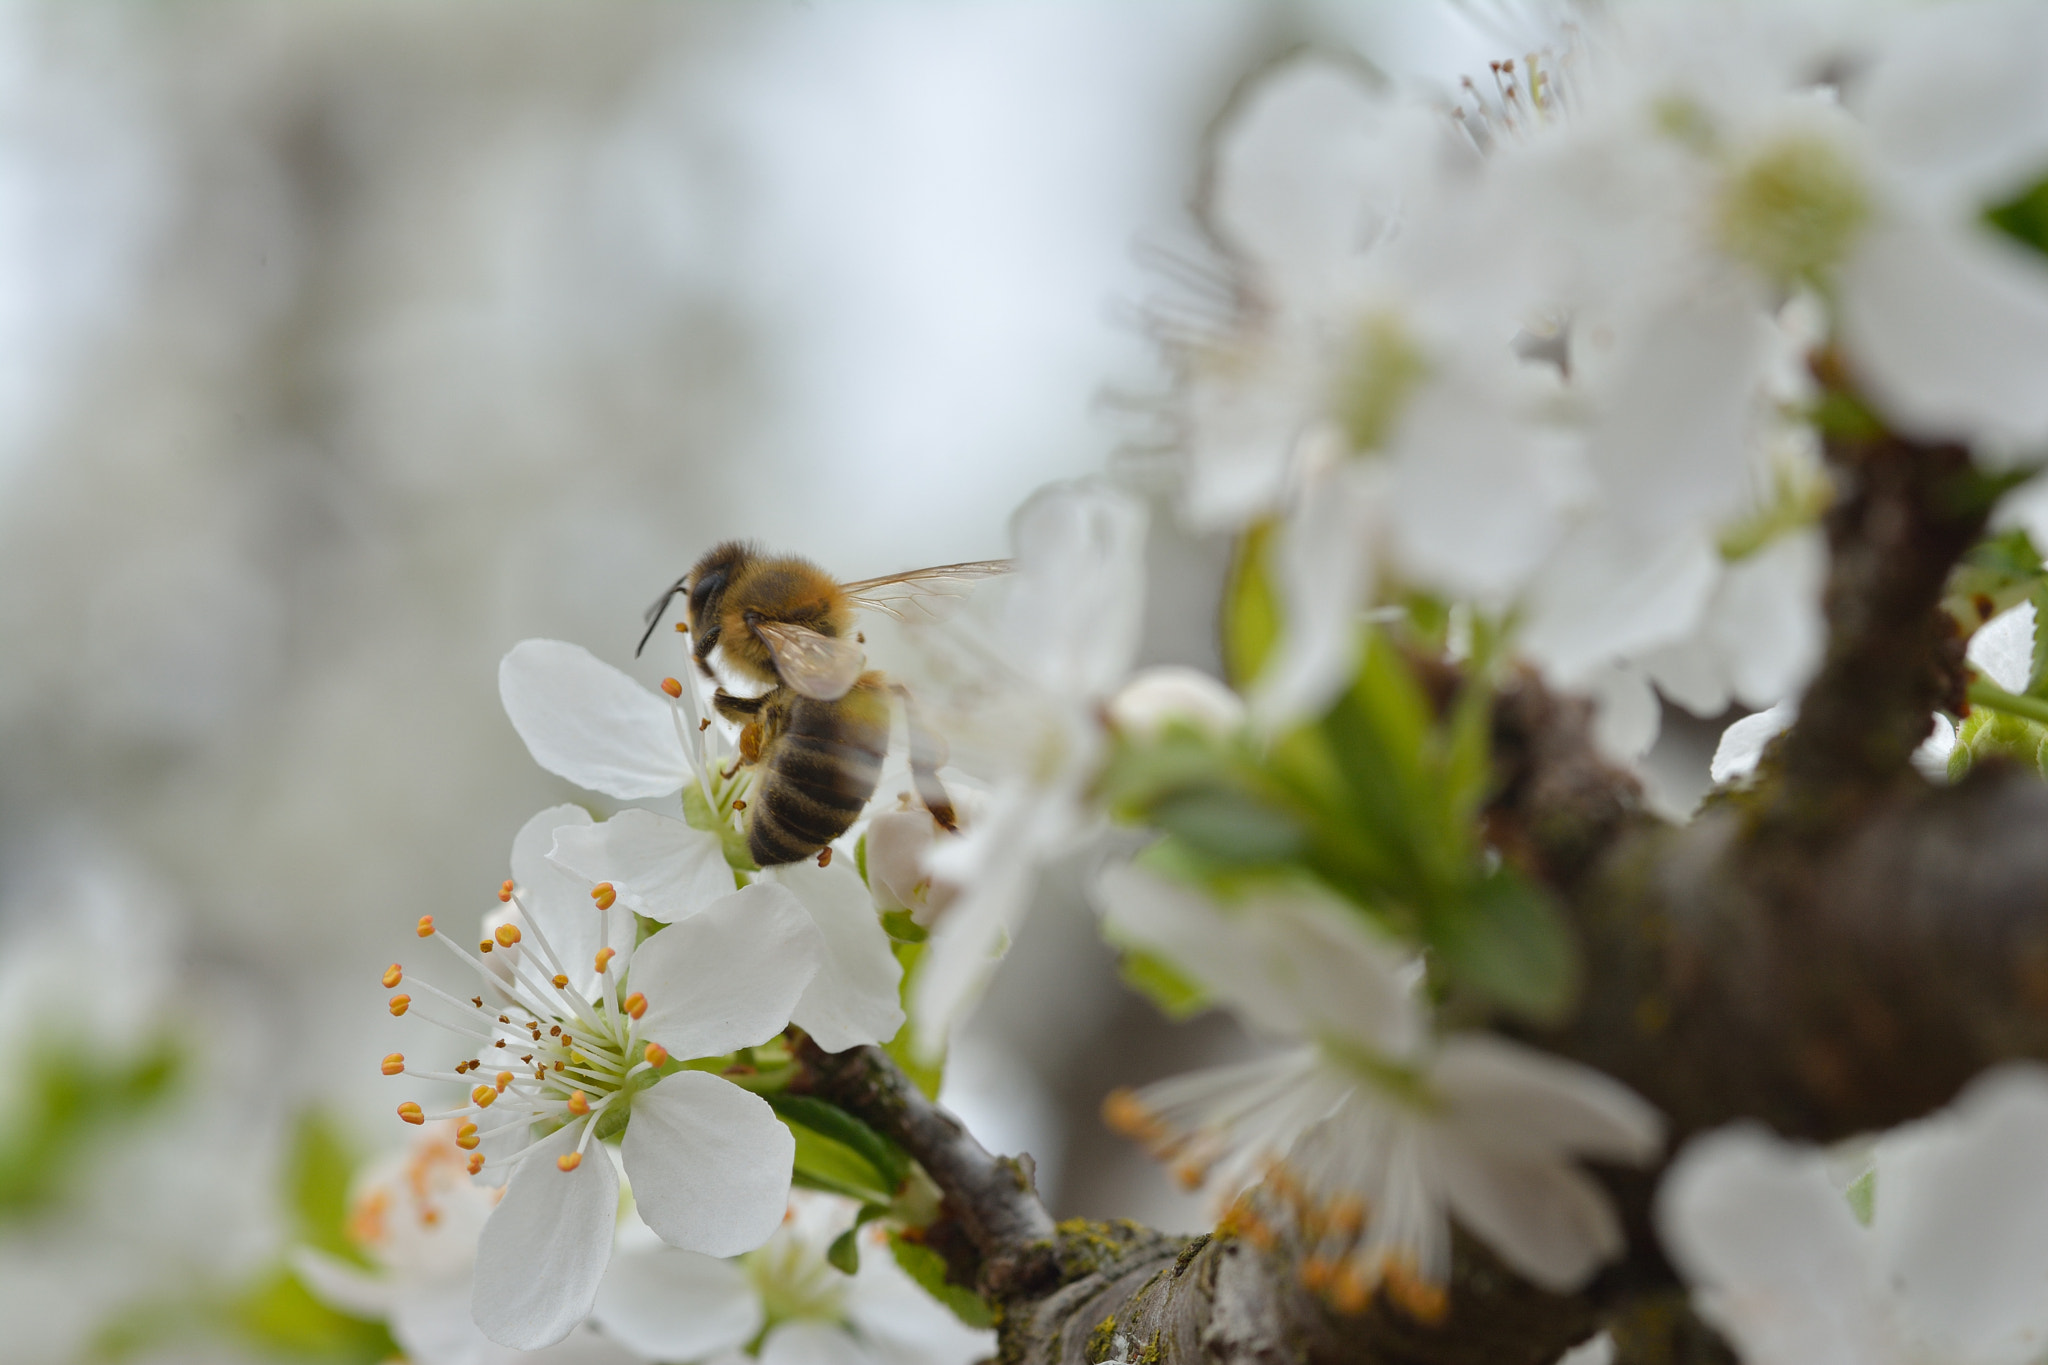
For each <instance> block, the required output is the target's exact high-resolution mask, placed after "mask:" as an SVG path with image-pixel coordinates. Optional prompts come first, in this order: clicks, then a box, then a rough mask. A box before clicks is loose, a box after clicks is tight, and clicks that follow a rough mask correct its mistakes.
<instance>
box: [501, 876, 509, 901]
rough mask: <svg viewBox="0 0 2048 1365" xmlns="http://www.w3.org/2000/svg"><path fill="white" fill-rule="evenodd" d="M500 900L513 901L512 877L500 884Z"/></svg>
mask: <svg viewBox="0 0 2048 1365" xmlns="http://www.w3.org/2000/svg"><path fill="white" fill-rule="evenodd" d="M498 899H499V900H501V901H509V900H511V899H512V879H511V878H510V877H507V878H505V880H504V881H503V882H502V883H500V884H499V886H498Z"/></svg>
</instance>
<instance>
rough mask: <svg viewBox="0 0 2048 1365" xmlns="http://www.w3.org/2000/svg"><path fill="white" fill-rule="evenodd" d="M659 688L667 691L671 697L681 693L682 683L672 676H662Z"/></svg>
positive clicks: (678, 695)
mask: <svg viewBox="0 0 2048 1365" xmlns="http://www.w3.org/2000/svg"><path fill="white" fill-rule="evenodd" d="M661 690H662V691H664V692H666V693H668V694H669V695H670V696H671V697H680V696H682V695H683V685H682V684H681V683H679V682H677V681H676V680H675V679H674V678H663V679H662V680H661Z"/></svg>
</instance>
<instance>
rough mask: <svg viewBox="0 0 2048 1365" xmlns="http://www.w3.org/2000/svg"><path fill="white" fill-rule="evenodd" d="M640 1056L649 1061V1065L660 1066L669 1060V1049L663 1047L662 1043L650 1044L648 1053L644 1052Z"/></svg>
mask: <svg viewBox="0 0 2048 1365" xmlns="http://www.w3.org/2000/svg"><path fill="white" fill-rule="evenodd" d="M640 1055H641V1056H643V1057H645V1058H646V1059H647V1065H649V1066H660V1065H661V1064H662V1063H663V1062H665V1061H667V1060H668V1049H667V1048H665V1047H663V1046H662V1045H661V1044H660V1043H649V1044H648V1045H647V1051H645V1052H643V1053H642V1054H640Z"/></svg>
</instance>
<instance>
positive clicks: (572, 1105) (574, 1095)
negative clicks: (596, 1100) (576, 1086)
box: [569, 1090, 590, 1118]
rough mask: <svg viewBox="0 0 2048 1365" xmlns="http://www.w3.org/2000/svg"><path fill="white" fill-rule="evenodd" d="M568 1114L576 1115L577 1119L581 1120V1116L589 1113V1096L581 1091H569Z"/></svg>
mask: <svg viewBox="0 0 2048 1365" xmlns="http://www.w3.org/2000/svg"><path fill="white" fill-rule="evenodd" d="M569 1112H570V1113H572V1114H574V1115H576V1116H577V1117H578V1118H581V1117H583V1115H585V1114H587V1113H589V1112H590V1096H588V1095H586V1094H584V1093H583V1092H582V1091H581V1090H572V1091H570V1092H569Z"/></svg>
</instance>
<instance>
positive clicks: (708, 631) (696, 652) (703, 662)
mask: <svg viewBox="0 0 2048 1365" xmlns="http://www.w3.org/2000/svg"><path fill="white" fill-rule="evenodd" d="M718 634H719V630H718V622H716V621H713V622H712V623H711V624H710V625H708V626H706V627H704V630H703V632H702V633H701V634H700V635H698V636H697V643H695V644H693V645H691V646H690V657H691V658H693V659H695V660H696V661H697V671H698V672H699V673H702V674H703V675H704V676H705V677H707V678H710V679H711V680H712V681H713V682H716V681H717V680H718V675H717V674H716V673H713V672H712V671H711V651H712V650H714V649H716V648H718Z"/></svg>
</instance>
